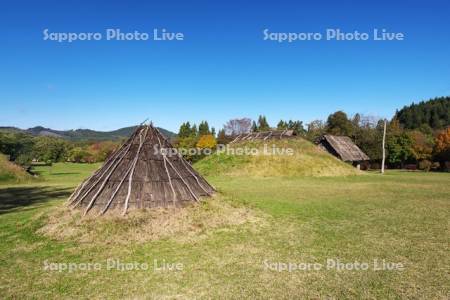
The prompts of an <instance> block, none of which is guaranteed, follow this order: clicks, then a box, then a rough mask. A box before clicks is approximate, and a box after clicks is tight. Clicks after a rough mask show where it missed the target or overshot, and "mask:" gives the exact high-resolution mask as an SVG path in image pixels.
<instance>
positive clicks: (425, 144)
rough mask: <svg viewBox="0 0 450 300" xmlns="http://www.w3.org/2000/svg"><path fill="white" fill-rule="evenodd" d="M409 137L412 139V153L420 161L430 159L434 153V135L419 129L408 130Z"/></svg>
mask: <svg viewBox="0 0 450 300" xmlns="http://www.w3.org/2000/svg"><path fill="white" fill-rule="evenodd" d="M408 135H409V137H410V138H411V140H412V147H411V148H412V154H413V156H414V158H415V159H416V160H418V161H420V160H425V159H426V160H429V159H431V155H432V153H433V146H434V145H433V144H434V141H433V137H432V136H427V135H426V134H424V133H423V132H421V131H419V130H413V131H410V132H408Z"/></svg>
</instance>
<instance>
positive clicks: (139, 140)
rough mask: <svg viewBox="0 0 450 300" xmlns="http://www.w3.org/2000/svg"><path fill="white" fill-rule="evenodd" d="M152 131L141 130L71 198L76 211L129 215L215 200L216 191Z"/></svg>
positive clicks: (150, 127) (71, 203)
mask: <svg viewBox="0 0 450 300" xmlns="http://www.w3.org/2000/svg"><path fill="white" fill-rule="evenodd" d="M171 149H172V150H174V149H173V147H172V145H171V144H170V142H169V141H168V140H167V139H166V138H165V137H164V136H163V135H162V134H161V133H160V132H159V130H158V129H157V128H156V127H153V126H152V125H143V126H139V127H137V128H136V130H135V131H134V133H133V134H132V135H131V137H130V138H129V139H128V140H127V141H126V142H125V143H124V144H123V145H122V146H121V147H120V148H119V149H117V150H116V151H115V152H114V153H113V154H112V155H111V156H110V157H109V158H108V159H107V160H106V161H105V163H104V164H103V166H102V167H101V168H100V169H98V170H97V171H96V172H95V173H94V174H92V175H91V176H90V177H89V178H87V179H86V180H85V181H84V182H82V183H81V184H80V185H79V186H78V187H77V189H76V190H75V192H74V193H73V194H72V195H71V196H70V198H69V205H71V206H72V207H73V208H75V207H82V208H84V213H85V214H86V213H87V212H89V211H90V210H91V209H93V208H95V209H96V210H97V211H98V212H99V213H100V214H103V213H105V212H106V211H107V210H108V209H113V208H118V209H121V210H122V212H123V213H124V214H125V213H126V212H127V210H128V209H136V208H147V207H166V206H169V205H175V206H182V205H183V204H185V203H186V202H191V201H199V197H200V196H207V195H211V194H212V193H213V192H214V188H213V187H212V186H211V185H209V184H208V182H206V180H205V179H204V178H203V177H202V176H200V175H199V174H198V173H197V172H196V171H195V170H194V169H193V168H192V167H191V165H190V164H189V163H188V162H187V161H185V160H184V159H183V157H182V156H181V155H179V154H178V153H175V152H174V151H170V150H171Z"/></svg>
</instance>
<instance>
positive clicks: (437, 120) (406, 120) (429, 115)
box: [395, 97, 450, 129]
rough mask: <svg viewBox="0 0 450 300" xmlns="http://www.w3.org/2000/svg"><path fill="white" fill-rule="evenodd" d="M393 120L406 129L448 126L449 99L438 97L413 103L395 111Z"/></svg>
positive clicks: (449, 121) (449, 115) (449, 123)
mask: <svg viewBox="0 0 450 300" xmlns="http://www.w3.org/2000/svg"><path fill="white" fill-rule="evenodd" d="M395 118H396V119H398V121H399V122H400V124H402V125H403V126H404V127H405V128H406V129H416V128H420V127H422V126H426V125H428V126H430V127H431V128H432V129H441V128H445V127H447V126H449V125H450V97H440V98H435V99H431V100H428V101H422V102H419V103H417V104H415V103H413V104H411V105H409V106H405V107H403V108H402V109H401V110H399V111H397V112H396V114H395Z"/></svg>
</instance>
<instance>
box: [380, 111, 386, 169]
mask: <svg viewBox="0 0 450 300" xmlns="http://www.w3.org/2000/svg"><path fill="white" fill-rule="evenodd" d="M386 123H387V121H386V119H384V129H383V159H382V161H381V174H384V160H385V159H386V148H385V143H386Z"/></svg>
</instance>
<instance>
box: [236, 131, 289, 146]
mask: <svg viewBox="0 0 450 300" xmlns="http://www.w3.org/2000/svg"><path fill="white" fill-rule="evenodd" d="M296 135H297V134H296V133H295V132H294V130H288V129H286V130H271V131H263V132H249V133H242V134H240V135H238V136H237V137H236V138H235V139H234V140H233V141H231V142H230V144H232V143H237V142H242V141H253V140H268V139H283V138H290V137H294V136H296Z"/></svg>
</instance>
